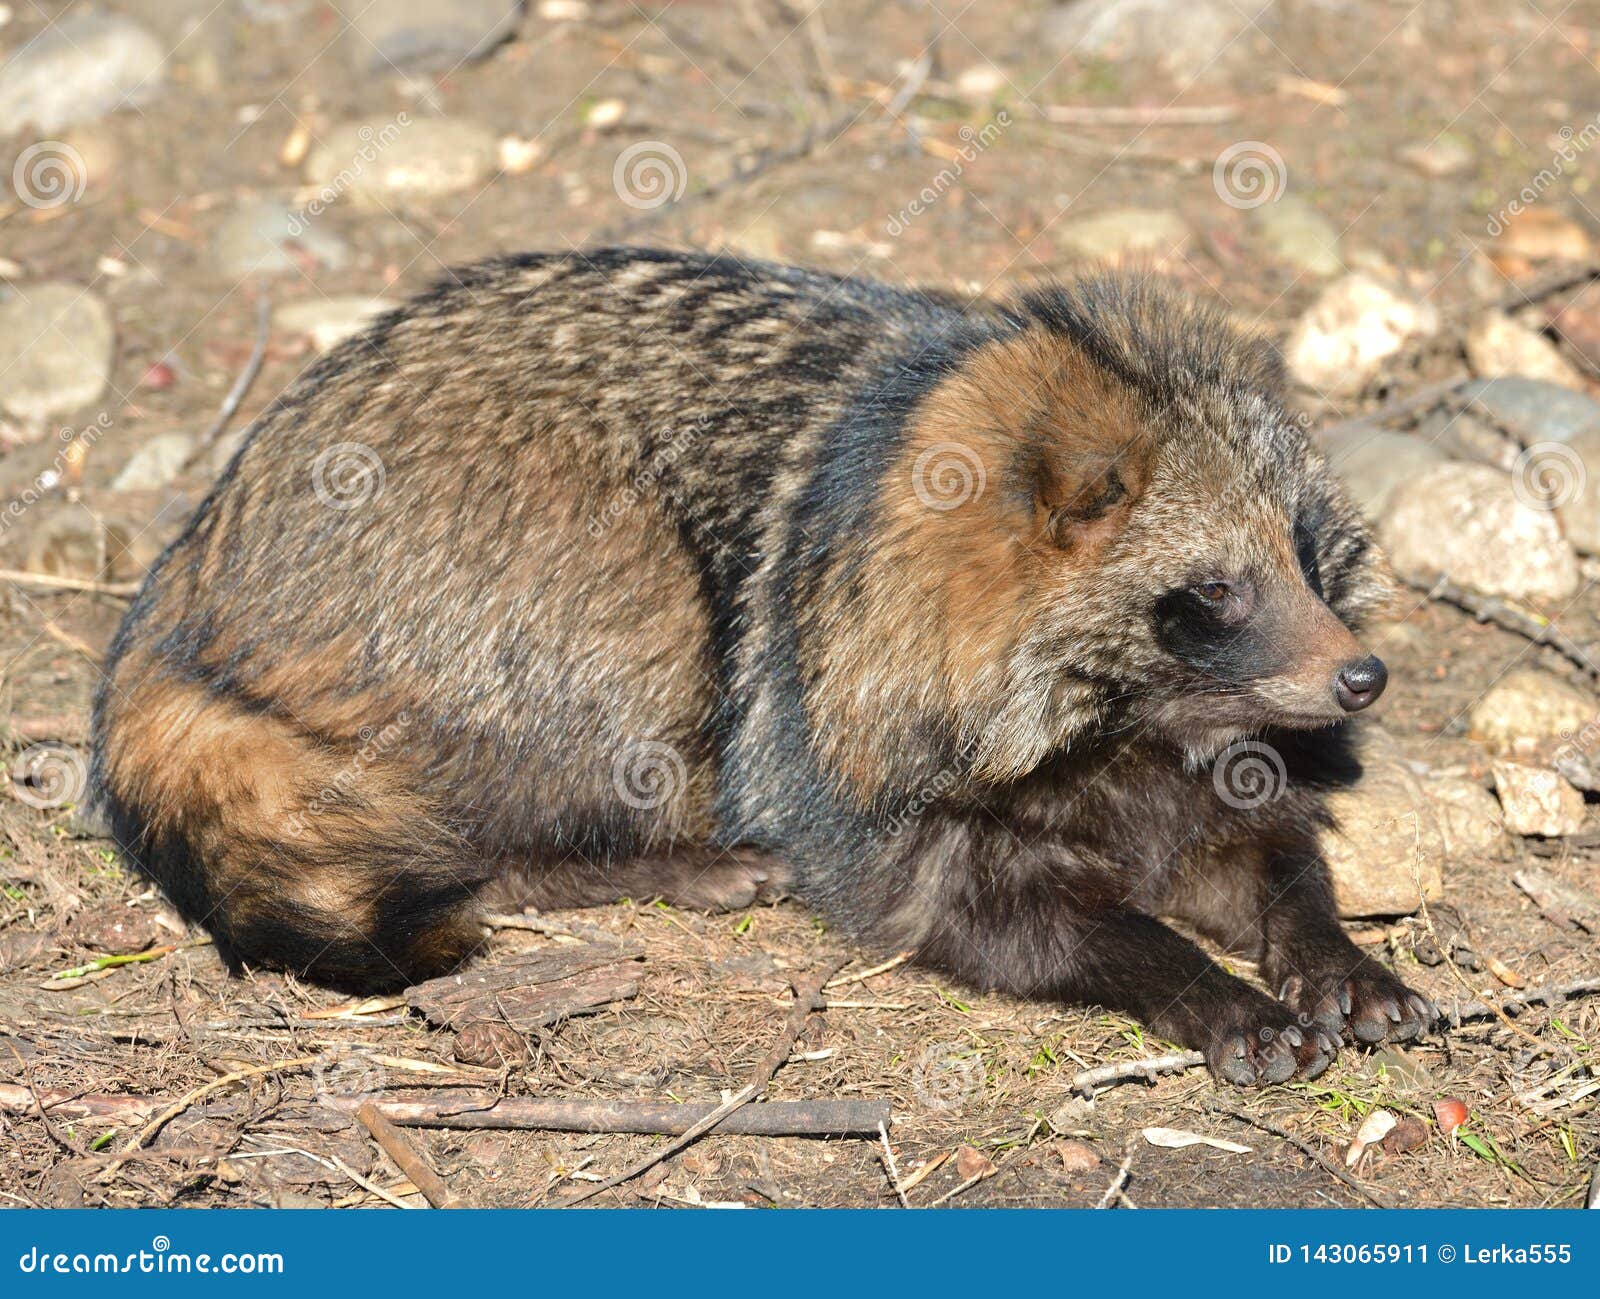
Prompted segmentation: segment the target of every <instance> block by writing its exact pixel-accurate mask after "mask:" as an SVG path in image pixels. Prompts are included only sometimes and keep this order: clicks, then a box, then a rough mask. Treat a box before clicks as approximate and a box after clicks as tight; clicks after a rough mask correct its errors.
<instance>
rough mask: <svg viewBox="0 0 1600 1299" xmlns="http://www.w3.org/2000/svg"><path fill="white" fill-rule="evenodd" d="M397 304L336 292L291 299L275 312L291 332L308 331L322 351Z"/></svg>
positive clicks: (275, 319)
mask: <svg viewBox="0 0 1600 1299" xmlns="http://www.w3.org/2000/svg"><path fill="white" fill-rule="evenodd" d="M396 305H397V304H396V303H393V302H391V301H389V299H387V298H364V297H360V296H359V295H356V294H336V295H334V296H333V297H327V298H310V299H307V300H306V301H305V302H291V303H288V304H286V305H285V306H282V307H279V308H278V309H277V310H276V311H274V312H273V313H272V321H273V324H275V325H276V326H277V327H278V328H279V329H282V330H284V331H285V332H287V333H290V334H305V335H307V336H309V337H310V339H311V343H312V346H313V347H315V348H316V349H317V351H319V352H326V351H327V350H328V349H329V348H330V347H333V346H335V345H336V344H338V343H342V342H343V341H344V340H345V339H347V338H349V337H350V336H351V335H352V334H357V333H359V332H360V331H361V330H363V329H365V328H366V327H367V326H368V325H369V324H371V323H372V321H373V320H375V319H376V318H377V317H378V316H381V315H382V314H383V313H384V312H386V311H393V310H394V308H395V306H396Z"/></svg>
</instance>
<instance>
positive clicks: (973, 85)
mask: <svg viewBox="0 0 1600 1299" xmlns="http://www.w3.org/2000/svg"><path fill="white" fill-rule="evenodd" d="M1005 84H1006V74H1005V73H1003V72H1001V71H1000V69H999V68H997V67H995V66H994V64H992V63H974V64H973V65H972V66H971V67H970V68H963V69H962V70H961V73H960V75H959V76H957V77H956V89H957V90H958V91H960V92H961V94H962V95H964V96H965V97H966V98H968V99H979V100H983V99H988V98H989V97H990V96H992V95H994V94H995V93H996V92H997V91H999V89H1000V88H1001V87H1002V86H1004V85H1005Z"/></svg>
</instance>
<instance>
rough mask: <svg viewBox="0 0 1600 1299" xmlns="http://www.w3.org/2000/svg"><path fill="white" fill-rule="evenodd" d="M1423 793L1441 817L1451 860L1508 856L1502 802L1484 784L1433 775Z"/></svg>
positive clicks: (1442, 829)
mask: <svg viewBox="0 0 1600 1299" xmlns="http://www.w3.org/2000/svg"><path fill="white" fill-rule="evenodd" d="M1423 792H1424V793H1426V794H1427V795H1428V797H1429V798H1430V799H1431V800H1432V802H1433V810H1434V814H1435V815H1436V816H1437V817H1438V818H1439V829H1440V831H1441V832H1442V833H1443V834H1444V850H1445V857H1446V858H1447V859H1448V860H1450V861H1457V860H1460V859H1461V858H1463V857H1469V858H1477V859H1482V858H1500V857H1503V856H1505V852H1506V848H1507V846H1508V841H1507V839H1506V827H1505V822H1504V820H1503V819H1502V818H1501V815H1500V804H1499V803H1497V802H1495V797H1494V795H1493V794H1491V793H1490V792H1489V791H1488V790H1487V789H1485V788H1484V787H1483V786H1482V785H1477V784H1474V783H1473V782H1472V781H1470V780H1461V779H1459V778H1457V777H1454V776H1434V777H1431V778H1429V779H1427V780H1425V781H1424V782H1423Z"/></svg>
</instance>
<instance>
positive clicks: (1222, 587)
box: [1194, 582, 1233, 604]
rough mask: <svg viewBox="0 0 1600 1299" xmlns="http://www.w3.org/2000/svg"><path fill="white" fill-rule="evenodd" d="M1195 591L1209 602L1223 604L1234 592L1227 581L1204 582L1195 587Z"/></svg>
mask: <svg viewBox="0 0 1600 1299" xmlns="http://www.w3.org/2000/svg"><path fill="white" fill-rule="evenodd" d="M1194 593H1195V594H1196V595H1198V596H1199V597H1200V598H1201V599H1202V600H1204V601H1206V603H1207V604H1221V603H1222V602H1223V601H1224V600H1226V599H1227V598H1228V596H1229V595H1231V594H1232V593H1233V588H1232V587H1230V586H1229V585H1228V584H1227V583H1226V582H1202V583H1200V585H1199V586H1197V587H1195V588H1194Z"/></svg>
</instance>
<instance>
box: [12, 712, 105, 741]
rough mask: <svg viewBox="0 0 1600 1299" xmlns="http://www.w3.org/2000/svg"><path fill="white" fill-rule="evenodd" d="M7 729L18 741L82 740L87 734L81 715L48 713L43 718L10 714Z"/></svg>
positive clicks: (87, 722)
mask: <svg viewBox="0 0 1600 1299" xmlns="http://www.w3.org/2000/svg"><path fill="white" fill-rule="evenodd" d="M6 727H7V729H8V730H9V731H10V732H11V734H13V735H14V736H16V737H17V739H19V740H69V741H70V740H82V739H83V738H84V736H86V735H87V734H88V733H89V719H88V717H87V716H85V715H84V714H83V713H49V714H46V715H45V716H44V717H18V716H17V715H16V714H15V713H12V714H11V718H10V720H9V721H8V722H7V723H6Z"/></svg>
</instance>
